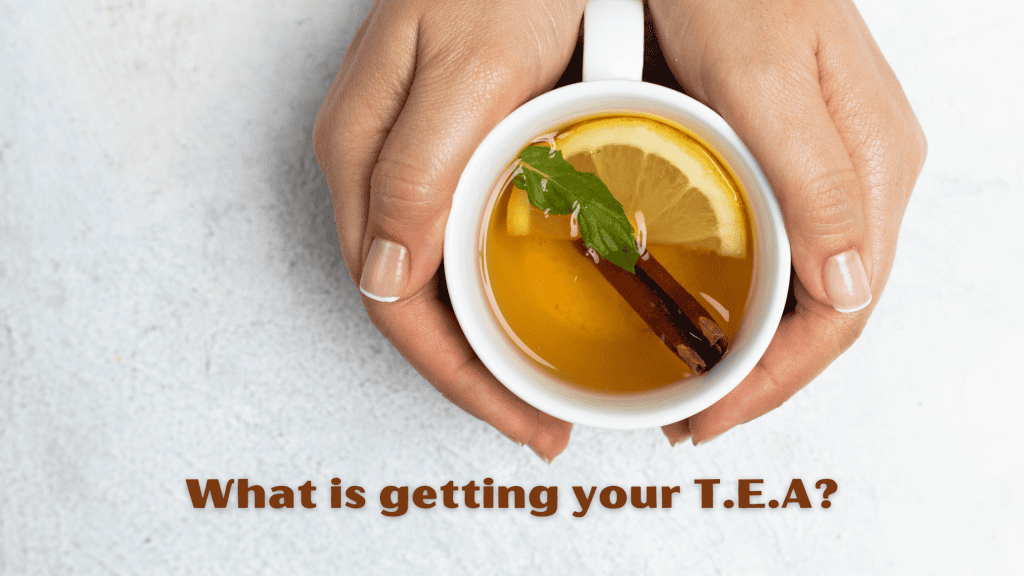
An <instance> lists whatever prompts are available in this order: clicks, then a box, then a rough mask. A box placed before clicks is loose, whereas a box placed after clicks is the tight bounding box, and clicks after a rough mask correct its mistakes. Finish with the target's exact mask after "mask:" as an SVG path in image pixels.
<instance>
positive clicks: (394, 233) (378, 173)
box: [359, 61, 532, 302]
mask: <svg viewBox="0 0 1024 576" xmlns="http://www.w3.org/2000/svg"><path fill="white" fill-rule="evenodd" d="M481 70H486V71H487V73H486V75H483V74H478V73H474V72H473V71H476V72H479V71H481ZM521 77H522V76H521V75H520V74H519V73H518V72H517V71H515V70H512V69H509V67H508V65H505V66H504V69H503V67H502V63H501V62H498V61H491V62H487V63H486V64H481V65H479V66H464V67H459V66H455V65H449V66H444V67H434V68H431V69H426V70H421V71H418V74H417V76H416V77H415V79H414V80H413V83H412V85H411V87H410V93H409V98H408V100H407V101H406V104H405V107H404V108H403V110H402V112H401V114H400V115H399V117H398V119H397V121H396V122H395V124H394V127H393V128H392V130H391V133H390V134H389V135H388V138H387V141H386V142H385V144H384V146H383V148H382V149H381V152H380V155H379V157H378V160H377V164H376V166H375V168H374V170H373V175H372V177H371V180H370V199H369V211H368V215H367V225H366V232H365V236H364V239H363V255H364V257H363V269H362V274H361V277H360V283H359V289H360V291H361V292H362V293H363V294H364V295H366V296H367V297H369V298H372V299H374V300H378V301H382V302H392V301H395V300H398V299H400V298H405V297H408V296H412V295H414V294H417V293H419V292H420V291H421V290H422V289H423V287H424V286H426V285H427V283H428V282H430V281H431V279H432V278H433V277H434V274H435V273H436V271H437V269H438V266H439V265H440V262H441V255H442V252H443V251H442V247H443V240H444V229H445V224H446V222H447V219H448V212H449V211H450V209H451V198H452V195H453V193H454V192H455V187H456V185H457V184H458V180H459V176H460V175H461V173H462V170H463V168H464V167H465V165H466V163H467V162H468V161H469V158H470V156H471V155H472V153H473V151H474V150H475V149H476V147H477V145H478V144H479V143H480V141H482V140H483V138H484V137H485V136H486V135H487V132H488V131H489V130H490V129H491V128H493V127H494V126H495V125H496V124H497V123H498V122H499V121H500V120H501V119H502V118H503V117H505V116H506V115H507V114H508V113H509V112H511V111H512V110H513V109H515V107H516V106H518V105H519V104H520V103H522V102H523V101H525V100H526V99H527V98H528V97H529V95H530V91H531V89H532V86H526V87H523V86H515V85H514V81H513V80H512V79H516V78H521Z"/></svg>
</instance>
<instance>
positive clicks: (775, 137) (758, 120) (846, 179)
mask: <svg viewBox="0 0 1024 576" xmlns="http://www.w3.org/2000/svg"><path fill="white" fill-rule="evenodd" d="M811 60H812V62H808V63H807V69H806V70H805V72H806V74H807V77H806V78H804V77H801V71H800V67H799V66H795V67H794V68H793V69H789V70H786V71H785V72H783V71H777V72H776V73H777V74H779V77H776V78H773V79H770V80H767V81H766V80H765V79H764V78H759V79H757V80H756V81H755V82H752V83H751V85H750V86H747V87H745V88H746V89H744V87H742V83H741V84H740V85H739V86H738V87H737V89H735V90H726V91H725V94H724V96H723V98H722V102H716V103H714V107H716V108H718V109H719V111H720V112H722V114H723V116H724V117H725V118H726V120H727V121H728V122H729V123H730V124H731V125H732V126H733V127H734V128H735V129H736V131H737V133H738V134H739V135H740V137H741V138H742V139H743V141H744V142H745V143H746V144H747V146H749V147H750V149H751V152H753V154H754V156H755V157H756V158H757V159H758V161H759V163H760V164H761V167H762V168H763V169H764V171H765V175H766V176H767V177H768V180H769V182H771V184H772V187H773V188H774V190H775V194H776V196H777V198H778V200H779V205H780V207H781V208H782V213H783V218H784V220H785V222H786V230H787V232H788V234H789V237H790V243H791V246H792V256H793V267H794V269H795V270H796V273H797V276H798V277H799V279H800V281H801V283H802V284H803V285H804V287H805V288H806V289H807V291H808V292H809V293H810V295H811V296H812V297H813V298H814V299H815V300H817V301H819V302H821V303H823V304H826V305H828V306H830V307H832V308H834V309H835V310H837V311H839V312H854V311H857V310H860V309H862V308H864V307H866V306H867V305H868V304H870V303H871V300H872V294H871V283H870V278H871V264H872V258H871V246H870V241H869V237H868V230H867V225H866V222H865V217H864V192H863V190H862V187H861V185H860V180H859V177H858V174H857V171H856V169H855V168H854V165H853V162H852V161H851V159H850V154H849V151H848V150H847V148H846V145H845V143H844V141H843V139H842V137H841V135H840V133H839V131H838V130H837V128H836V126H835V123H834V122H833V120H832V117H831V115H830V114H829V110H828V107H827V105H826V103H825V101H824V98H823V97H822V95H821V91H820V89H819V83H818V80H817V66H816V64H815V63H814V62H813V57H812V58H811ZM791 76H793V77H791ZM734 86H736V85H734ZM782 87H785V88H782ZM766 111H772V112H766Z"/></svg>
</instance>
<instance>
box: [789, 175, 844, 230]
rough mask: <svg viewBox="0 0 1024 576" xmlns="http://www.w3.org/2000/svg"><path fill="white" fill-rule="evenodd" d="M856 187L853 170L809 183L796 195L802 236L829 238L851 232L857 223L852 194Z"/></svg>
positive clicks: (826, 176)
mask: <svg viewBox="0 0 1024 576" xmlns="http://www.w3.org/2000/svg"><path fill="white" fill-rule="evenodd" d="M856 186H857V180H856V174H855V173H854V172H853V170H852V169H845V170H832V171H828V172H825V173H823V174H821V175H820V176H818V177H816V178H814V179H812V180H810V181H808V183H807V184H805V185H804V186H803V187H802V189H801V190H800V193H799V195H798V197H799V198H800V207H799V212H800V220H801V222H802V223H803V225H804V226H803V232H804V233H805V234H808V235H810V236H812V237H830V236H839V235H843V234H846V233H848V232H849V231H850V230H852V229H853V228H854V227H855V225H856V222H857V211H856V208H857V206H856V204H855V203H854V195H853V194H852V191H853V190H854V189H855V187H856Z"/></svg>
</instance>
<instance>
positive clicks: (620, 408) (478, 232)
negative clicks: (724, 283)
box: [444, 80, 790, 429]
mask: <svg viewBox="0 0 1024 576" xmlns="http://www.w3.org/2000/svg"><path fill="white" fill-rule="evenodd" d="M666 111H667V112H668V113H666ZM629 113H636V114H644V115H649V116H654V117H659V118H664V119H667V120H669V121H672V122H675V123H676V124H679V125H680V126H683V127H684V128H686V129H687V130H689V131H692V132H695V133H696V134H697V135H698V136H699V137H701V139H702V140H704V142H705V143H706V144H707V145H708V146H709V147H711V148H713V149H714V150H715V152H716V153H717V154H718V155H719V156H721V157H722V159H723V160H724V161H726V163H727V164H728V165H729V167H730V168H731V169H732V171H733V173H734V174H735V175H736V177H737V179H738V180H740V182H741V187H742V188H743V191H744V196H745V197H746V198H745V199H746V200H747V207H748V211H749V212H750V215H751V228H752V232H753V236H754V241H753V242H752V244H753V246H754V250H755V257H754V260H755V269H754V273H753V278H752V280H751V284H752V285H751V290H750V293H749V295H748V301H747V304H746V308H745V310H744V321H743V323H742V324H741V327H740V330H739V332H738V333H737V336H736V338H734V345H733V346H730V350H729V352H728V353H727V354H726V356H725V357H724V358H723V359H722V361H721V362H719V364H718V365H717V366H716V367H715V369H713V370H711V371H709V372H708V373H707V374H704V375H701V376H693V377H691V378H684V379H683V380H680V381H678V382H675V383H672V384H668V385H666V386H663V387H660V388H658V389H655V390H651V391H645V392H640V393H635V394H601V393H598V392H594V391H592V390H587V389H584V388H581V387H578V386H574V385H572V384H569V383H567V382H564V381H562V380H559V379H557V378H555V377H554V376H553V375H551V374H550V373H548V372H547V371H545V370H543V369H542V368H541V367H540V366H537V365H536V364H535V363H534V361H533V360H531V359H530V358H528V357H526V354H525V353H524V352H523V351H522V350H521V349H520V348H519V347H518V346H516V345H515V343H514V342H512V341H511V337H510V336H509V335H508V334H507V332H506V331H505V330H504V329H503V328H502V327H501V326H500V320H499V319H498V318H496V317H495V316H496V314H495V313H494V312H493V311H492V310H491V307H490V304H489V303H488V301H487V298H488V297H487V287H486V286H485V285H484V284H485V282H484V279H483V276H484V275H483V268H482V267H483V252H482V250H483V237H482V236H483V234H482V229H483V228H484V225H483V218H485V217H486V216H489V214H490V210H491V209H492V208H493V203H494V200H495V198H493V196H494V194H493V192H494V189H495V186H496V185H497V180H498V177H499V176H500V174H501V173H502V172H503V171H505V170H506V169H507V167H508V165H509V164H510V163H511V162H512V161H513V160H514V159H515V157H516V155H517V154H518V153H519V151H520V150H521V149H522V148H523V147H525V146H526V145H528V144H529V143H530V141H532V140H533V139H534V138H536V136H537V135H538V134H543V133H545V130H547V131H550V129H551V128H553V127H557V126H564V125H566V124H567V123H569V122H571V121H573V120H574V119H580V118H584V117H592V116H595V115H600V114H612V115H614V114H629ZM680 119H682V120H683V121H680ZM559 120H561V121H559ZM691 123H695V125H691ZM702 127H703V130H702ZM509 151H511V155H509V154H508V152H509ZM737 161H738V162H737ZM492 176H493V177H492ZM750 184H755V185H754V186H751V185H750ZM444 266H445V276H446V281H447V284H448V290H449V295H450V297H451V301H452V307H453V309H454V311H455V315H456V318H457V319H458V322H459V325H460V327H461V329H462V331H463V333H464V334H465V335H466V338H467V340H468V341H469V343H470V346H471V347H472V348H473V350H474V352H476V354H477V356H478V357H479V358H480V360H481V361H482V362H483V364H484V366H486V367H487V369H488V370H490V371H491V373H492V374H494V376H495V377H496V378H497V379H498V380H499V381H500V382H501V383H502V384H503V385H504V386H505V387H506V388H508V389H509V390H510V391H511V392H512V393H513V394H515V395H516V396H518V397H520V398H521V399H523V400H524V401H525V402H527V403H528V404H530V405H532V406H534V407H536V408H538V409H540V410H543V411H544V412H547V413H548V414H551V415H552V416H555V417H557V418H561V419H563V420H567V421H569V422H574V423H577V424H583V425H587V426H593V427H597V428H606V429H639V428H648V427H654V426H661V425H665V424H669V423H672V422H677V421H679V420H682V419H683V418H686V417H688V416H691V415H693V414H696V413H697V412H700V411H701V410H703V409H705V408H707V407H708V406H710V405H712V404H714V403H715V402H717V401H718V400H720V399H721V398H722V397H723V396H725V395H726V394H728V393H729V392H730V391H731V390H732V389H734V388H735V387H736V386H737V385H738V384H739V383H740V382H741V381H742V380H743V379H744V378H745V377H746V376H747V374H749V373H750V371H751V370H752V369H753V368H754V366H755V365H756V363H757V361H758V360H759V359H760V358H761V356H762V355H763V354H764V351H765V350H766V349H767V347H768V344H769V343H770V341H771V339H772V337H773V336H774V334H775V331H776V329H777V327H778V322H779V320H780V319H781V316H782V310H783V307H784V306H785V302H786V297H787V295H788V289H789V273H790V252H789V241H788V238H787V237H786V233H785V227H784V223H783V221H782V213H781V210H780V209H779V206H778V203H777V201H776V200H775V196H774V193H773V192H772V189H771V187H770V185H769V184H768V181H767V179H766V178H765V176H764V173H763V172H762V171H761V169H760V167H759V165H758V164H757V162H756V160H754V158H753V156H752V155H751V154H750V152H749V150H747V148H746V146H744V144H743V142H742V141H741V140H740V138H739V136H737V135H736V133H735V132H734V131H733V130H732V128H731V127H729V126H728V124H727V123H726V122H725V120H723V119H722V118H721V117H720V116H718V114H716V113H715V112H714V111H712V110H711V109H710V108H707V107H706V106H704V105H703V104H701V103H699V102H697V101H696V100H693V99H692V98H690V97H689V96H686V95H685V94H682V93H680V92H676V91H675V90H671V89H669V88H666V87H663V86H659V85H655V84H650V83H646V82H636V81H629V80H596V81H590V82H584V83H578V84H570V85H568V86H564V87H562V88H558V89H555V90H552V91H550V92H547V93H545V94H542V95H540V96H538V97H536V98H534V99H532V100H530V101H528V102H526V103H525V104H523V105H522V106H520V107H519V108H517V109H516V110H514V111H513V112H512V113H511V114H509V115H508V116H507V117H506V118H505V119H503V120H502V121H501V122H500V123H499V124H498V125H497V126H495V127H494V129H492V130H491V132H490V133H489V134H488V135H487V136H486V137H485V138H484V140H483V141H482V142H481V143H480V145H479V146H478V147H477V149H476V151H474V153H473V155H472V157H471V158H470V160H469V162H468V163H467V164H466V167H465V169H464V170H463V173H462V176H461V177H460V179H459V183H458V186H457V187H456V190H455V194H454V196H453V197H452V207H451V211H450V213H449V216H448V222H447V225H446V228H445V242H444ZM755 288H757V290H758V294H757V296H758V297H757V298H755ZM737 341H738V342H741V344H740V345H736V344H735V342H737ZM509 352H511V353H509Z"/></svg>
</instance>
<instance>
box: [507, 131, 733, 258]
mask: <svg viewBox="0 0 1024 576" xmlns="http://www.w3.org/2000/svg"><path fill="white" fill-rule="evenodd" d="M555 146H556V148H557V149H558V150H561V152H562V156H563V157H565V158H566V160H567V161H568V162H569V163H570V164H572V165H573V167H575V168H576V169H577V170H580V171H584V172H592V173H595V174H597V176H598V177H599V178H600V179H601V181H602V182H604V183H605V185H607V186H608V189H609V190H610V191H611V193H612V195H613V196H615V199H616V200H618V201H619V202H620V203H621V204H622V206H623V209H624V210H625V212H626V215H627V217H629V219H630V224H631V225H632V226H633V229H634V230H640V228H645V229H646V231H647V239H646V240H647V242H648V243H652V244H676V245H685V246H688V247H692V248H705V249H710V250H713V251H714V252H716V253H717V254H719V255H721V256H728V257H731V258H743V257H745V256H746V250H747V237H746V226H745V222H744V210H743V206H742V200H741V199H740V198H739V195H738V192H737V191H736V190H735V188H734V187H733V185H732V184H731V182H730V178H729V176H728V175H727V174H726V172H725V169H724V168H723V167H722V166H721V165H720V164H719V162H718V161H717V160H716V159H715V158H714V156H712V154H711V153H710V152H709V151H708V150H707V149H706V148H705V147H704V146H703V145H702V144H700V143H699V142H697V141H696V140H694V139H692V138H690V137H688V136H686V135H685V134H683V133H682V132H680V131H678V130H676V129H674V128H671V127H669V126H666V125H664V124H661V123H659V122H654V121H651V120H648V119H644V118H633V117H616V118H603V119H597V120H591V121H588V122H584V123H581V124H579V125H578V126H576V127H575V128H574V129H573V130H571V131H568V132H567V133H565V134H563V135H562V136H560V137H558V138H556V140H555ZM638 214H640V215H642V218H643V219H644V222H643V223H642V225H641V224H640V223H638V222H637V221H636V218H637V215H638ZM570 220H571V218H570V216H568V215H562V216H553V215H550V214H545V213H544V212H542V211H540V210H538V209H537V208H535V207H534V206H533V205H531V204H530V201H529V198H528V197H527V194H526V192H525V191H523V190H519V189H514V190H512V195H511V196H510V197H509V203H508V213H507V219H506V227H507V231H508V234H509V235H512V236H527V235H530V236H546V237H550V238H563V239H569V238H571V237H572V234H571V224H570Z"/></svg>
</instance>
